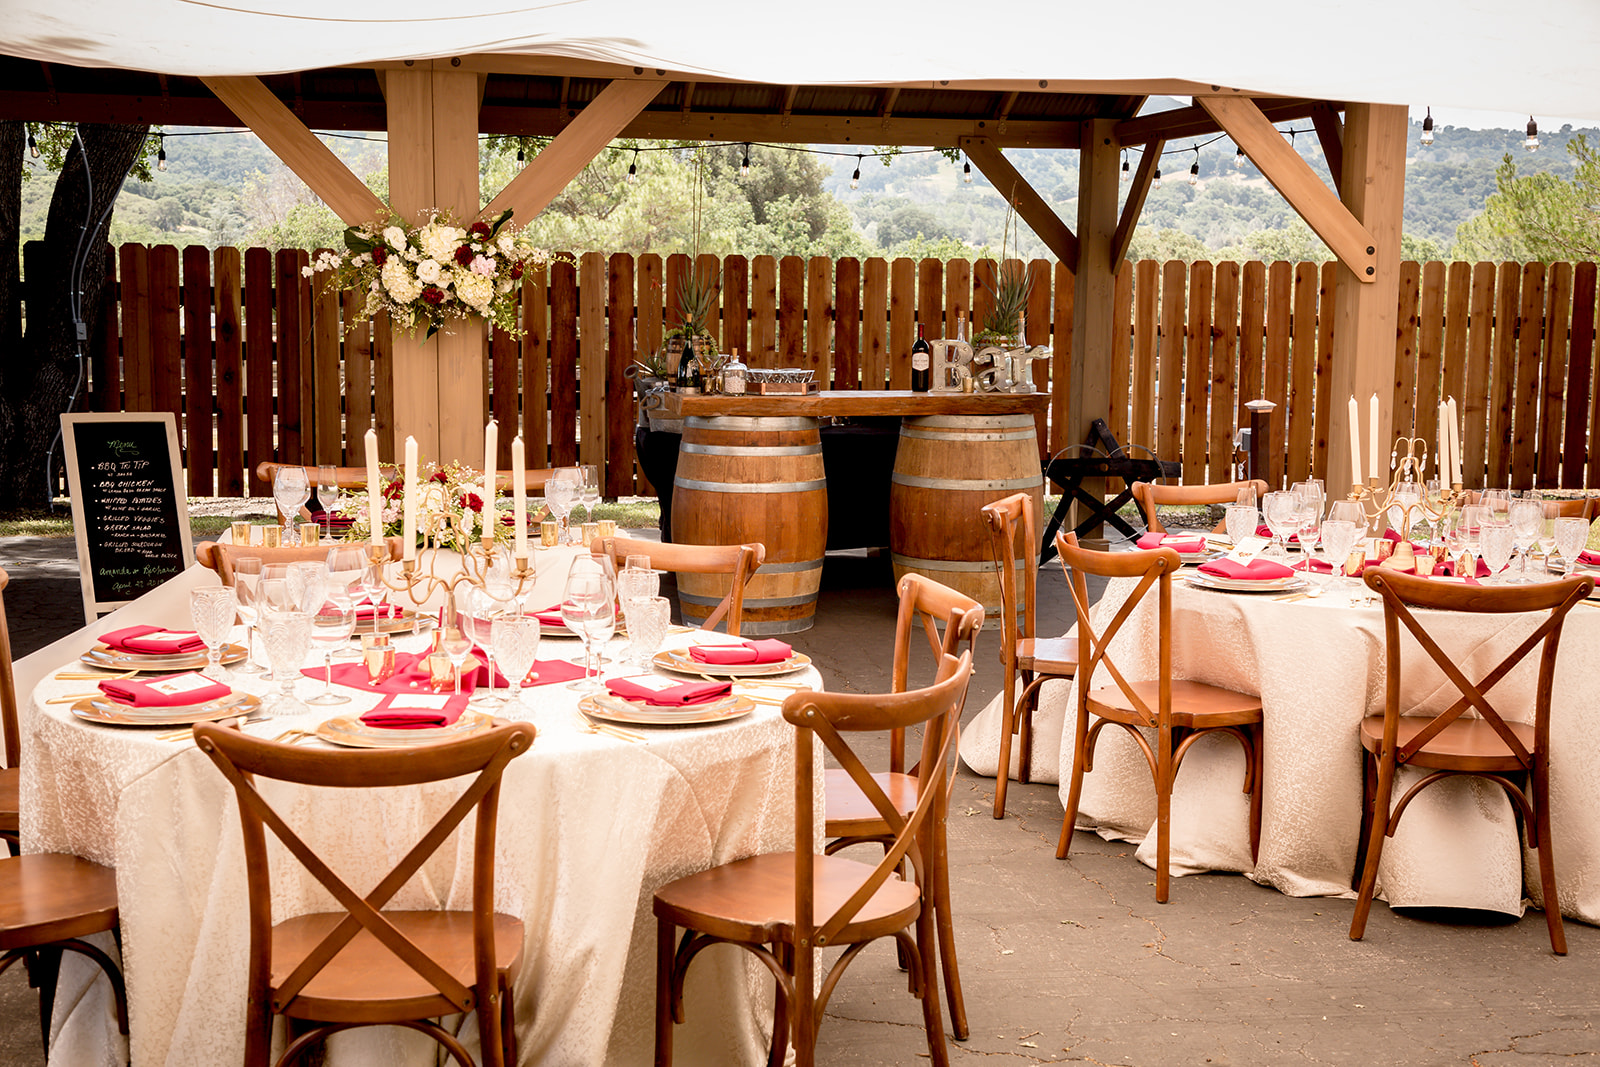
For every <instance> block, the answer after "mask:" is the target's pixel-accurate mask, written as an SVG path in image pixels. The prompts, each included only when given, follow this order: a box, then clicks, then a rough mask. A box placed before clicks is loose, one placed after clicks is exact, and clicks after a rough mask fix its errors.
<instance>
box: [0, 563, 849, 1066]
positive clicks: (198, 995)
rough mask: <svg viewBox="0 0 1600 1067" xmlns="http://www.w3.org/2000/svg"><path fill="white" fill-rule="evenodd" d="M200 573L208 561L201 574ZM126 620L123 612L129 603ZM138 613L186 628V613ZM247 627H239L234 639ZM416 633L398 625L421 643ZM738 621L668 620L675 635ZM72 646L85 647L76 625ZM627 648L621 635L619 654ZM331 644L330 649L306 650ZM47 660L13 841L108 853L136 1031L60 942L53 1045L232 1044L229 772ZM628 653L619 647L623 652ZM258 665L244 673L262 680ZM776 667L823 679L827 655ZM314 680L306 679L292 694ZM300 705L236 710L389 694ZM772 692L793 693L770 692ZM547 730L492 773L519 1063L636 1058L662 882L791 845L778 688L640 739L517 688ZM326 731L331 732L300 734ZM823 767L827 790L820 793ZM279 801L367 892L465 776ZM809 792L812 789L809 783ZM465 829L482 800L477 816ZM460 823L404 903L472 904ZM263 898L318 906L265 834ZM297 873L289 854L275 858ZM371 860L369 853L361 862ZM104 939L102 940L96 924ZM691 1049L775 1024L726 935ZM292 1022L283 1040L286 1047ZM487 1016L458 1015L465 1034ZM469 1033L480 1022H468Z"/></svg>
mask: <svg viewBox="0 0 1600 1067" xmlns="http://www.w3.org/2000/svg"><path fill="white" fill-rule="evenodd" d="M190 581H191V582H195V581H198V582H202V583H203V581H204V578H203V576H198V577H197V576H194V575H192V574H191V576H190ZM123 621H124V622H126V621H127V620H126V619H124V620H123ZM149 621H152V622H156V623H160V624H164V625H169V626H178V625H181V624H183V619H182V617H176V618H163V619H150V620H149ZM237 636H238V635H237V633H236V638H237ZM426 640H427V638H426V637H412V636H409V635H407V636H406V637H405V638H404V639H402V640H401V641H399V642H398V647H399V648H400V649H401V650H405V651H415V650H416V649H417V648H419V647H421V646H422V645H423V644H424V643H425V642H426ZM702 640H703V641H707V642H710V641H728V640H731V639H730V638H728V637H726V636H725V635H720V634H712V635H700V634H696V635H693V636H691V635H689V634H686V633H676V634H672V635H669V637H668V639H667V642H666V644H665V646H664V647H669V648H670V647H674V646H675V645H683V644H687V643H690V642H691V641H702ZM79 644H80V646H81V647H80V648H79V651H81V649H82V648H86V647H88V644H89V639H88V638H87V637H84V638H83V639H82V640H81V641H80V642H79ZM624 647H625V643H624V642H622V641H613V642H612V643H611V644H610V646H608V649H607V653H608V655H611V656H617V655H619V654H620V652H621V650H622V649H623V648H624ZM581 649H582V646H581V644H580V643H579V642H578V641H576V640H570V639H566V640H563V639H554V638H545V639H544V640H543V641H542V642H541V645H540V652H539V655H540V658H541V659H567V660H573V661H580V660H581ZM317 662H318V663H319V664H320V659H318V661H317ZM70 665H71V661H70V660H68V659H67V658H66V657H62V656H60V655H59V653H58V657H57V659H56V660H55V662H54V663H53V664H52V665H51V671H50V673H49V674H46V675H45V676H44V677H43V678H42V680H40V681H39V682H38V684H37V686H36V687H35V688H34V689H33V693H32V700H31V701H29V702H27V705H26V707H25V708H24V709H23V717H24V722H23V731H24V736H25V738H26V752H25V757H24V760H23V768H24V770H23V782H22V792H23V800H22V808H23V811H24V812H25V813H26V814H25V815H24V817H23V827H22V831H23V840H24V845H25V848H26V850H27V851H29V852H49V851H59V852H71V853H76V854H78V855H81V856H84V857H86V858H88V859H91V860H94V861H96V862H98V863H102V864H106V865H108V866H111V867H114V868H115V869H116V872H117V891H118V896H119V898H120V902H121V904H120V911H121V923H122V959H123V968H124V972H125V974H126V977H127V983H128V1006H129V1014H130V1022H131V1034H130V1037H129V1039H128V1045H127V1048H126V1050H125V1049H124V1046H123V1042H122V1039H121V1038H120V1036H119V1035H118V1034H117V1032H116V1028H115V1025H114V1023H113V1022H112V1020H111V1015H110V1004H109V1001H110V998H109V994H108V993H107V991H106V990H107V987H106V983H105V982H104V981H99V982H95V981H92V977H93V976H92V974H91V973H90V971H89V969H88V968H87V967H86V966H84V965H82V964H80V963H78V961H77V960H76V959H75V957H74V955H73V954H71V953H69V954H67V957H66V958H65V959H64V960H63V963H62V978H61V985H60V988H59V991H58V995H57V1000H56V1005H57V1007H56V1019H55V1026H56V1029H57V1033H56V1036H55V1039H54V1041H53V1043H52V1048H51V1055H50V1060H49V1062H50V1063H51V1064H53V1065H57V1064H59V1065H72V1067H86V1065H99V1064H105V1065H107V1067H110V1065H113V1064H120V1063H125V1062H128V1060H127V1058H126V1057H127V1055H128V1052H131V1059H132V1063H133V1064H134V1067H146V1065H154V1064H169V1065H178V1064H196V1065H198V1064H221V1063H238V1062H240V1060H241V1058H242V1052H243V1041H244V1007H245V963H246V958H247V952H248V945H249V939H248V934H247V930H246V917H247V902H246V887H245V875H244V868H243V858H242V844H241V840H240V833H239V823H238V815H237V810H236V807H235V802H234V798H233V793H232V789H231V787H229V786H228V785H227V783H226V781H225V780H224V779H223V778H222V776H221V774H220V773H218V771H217V769H216V768H215V767H214V766H213V765H212V764H211V762H210V760H209V759H207V758H206V757H205V756H204V755H203V754H202V753H201V752H200V751H199V750H198V749H197V748H196V747H195V745H194V744H193V742H192V741H191V740H187V739H184V740H181V741H176V742H174V741H166V740H161V739H159V738H158V736H157V735H159V734H161V733H163V732H165V731H164V730H163V729H159V728H158V729H148V728H117V727H108V726H99V725H95V724H91V723H87V722H84V721H81V720H79V719H77V718H76V717H74V716H73V715H72V714H71V712H70V710H69V708H70V705H68V704H48V703H46V701H47V700H49V699H50V698H51V697H54V696H58V695H62V694H65V693H70V692H77V691H82V690H84V689H85V687H86V685H87V686H88V687H89V688H92V684H90V683H85V682H82V681H58V680H55V679H54V676H53V675H54V670H55V669H57V668H60V667H66V666H70ZM610 669H611V670H613V671H616V670H617V668H615V667H612V668H610ZM260 679H261V676H260V675H233V676H231V677H230V679H229V681H230V682H231V683H232V684H233V685H235V687H236V688H242V689H250V690H253V691H256V692H266V689H267V683H264V682H262V681H261V680H260ZM783 680H784V681H788V682H800V683H809V684H812V685H816V686H820V684H821V679H820V675H819V674H818V673H817V671H816V670H815V668H808V669H807V670H806V671H804V672H802V673H799V674H793V675H785V676H784V679H783ZM321 684H322V683H321V682H320V681H313V680H312V679H310V678H307V677H303V676H302V677H301V679H300V681H299V682H297V684H296V693H297V695H299V696H300V697H301V698H302V699H303V698H304V697H306V696H310V695H313V694H314V693H315V692H316V691H317V690H318V689H319V688H320V686H321ZM341 691H343V692H345V693H348V694H349V695H351V697H352V701H351V702H350V703H348V704H342V705H338V706H335V707H332V708H308V709H307V710H306V711H305V712H303V713H301V714H297V715H294V716H290V717H277V718H270V719H266V720H263V721H259V722H255V723H250V724H248V725H247V726H246V727H245V729H246V730H247V731H248V732H250V733H252V734H256V735H259V736H266V737H275V736H277V735H278V734H280V733H281V732H282V731H284V730H285V729H286V728H288V727H291V726H300V727H306V728H311V727H313V726H314V724H315V723H317V722H319V721H321V720H322V719H324V718H328V717H332V716H335V715H344V714H358V713H360V712H361V711H363V710H365V709H366V708H367V707H370V706H371V705H372V704H374V703H376V700H377V697H375V696H373V695H370V694H368V693H365V692H363V691H358V690H352V689H343V690H341ZM765 692H766V693H767V694H768V695H774V696H782V695H784V694H785V693H787V692H788V690H772V689H769V690H766V691H765ZM523 701H524V703H525V704H526V705H527V706H528V707H529V708H531V709H532V715H531V720H532V721H533V722H534V724H535V725H536V726H537V727H538V730H539V733H538V738H537V740H536V741H535V743H534V746H533V748H532V750H531V751H530V752H529V753H528V754H527V755H525V756H523V757H522V758H519V759H517V760H514V761H513V762H512V763H511V764H510V765H509V767H508V768H507V771H506V774H505V779H504V783H503V786H502V789H501V798H500V816H499V847H498V850H497V858H496V865H497V880H496V897H495V906H496V908H497V909H499V910H501V911H504V912H507V913H509V914H512V915H517V916H520V917H521V919H522V920H523V922H524V923H525V924H526V929H527V940H526V942H525V945H524V959H523V967H522V971H521V973H520V975H519V977H518V979H517V984H516V993H515V996H516V1018H517V1030H518V1037H519V1040H520V1057H521V1062H522V1063H524V1064H534V1063H537V1064H552V1065H554V1064H571V1065H575V1067H576V1065H585V1067H587V1065H593V1064H600V1063H605V1064H645V1063H648V1062H650V1060H651V1057H652V1052H653V1031H652V1025H653V1024H652V1020H653V1017H654V1016H653V1013H654V989H655V974H654V966H655V953H654V950H655V923H654V921H653V918H652V916H651V912H650V905H651V895H652V893H653V891H654V890H655V889H656V887H658V886H659V885H662V884H664V883H665V882H667V881H670V880H672V879H674V878H677V877H680V876H682V875H685V874H688V873H691V872H694V871H697V870H702V869H704V868H707V867H710V866H713V865H715V864H719V863H725V862H728V861H730V860H734V859H738V858H741V857H744V856H748V855H752V854H755V853H760V852H770V851H780V850H785V849H788V848H792V847H793V840H794V815H793V812H794V808H793V789H792V782H793V776H794V764H793V745H792V744H791V736H792V729H791V728H790V727H789V726H788V725H787V724H786V723H784V721H783V720H782V718H781V716H780V715H779V713H778V709H777V708H776V707H775V706H773V705H767V704H764V705H758V706H757V709H756V711H755V712H754V713H753V714H751V715H748V716H746V717H744V718H742V719H739V720H735V721H732V722H728V723H723V724H720V725H715V726H707V727H672V728H657V729H652V728H649V727H634V728H632V729H634V730H636V731H637V732H639V733H642V734H644V735H646V739H645V740H644V741H641V742H629V741H625V740H622V739H619V738H616V737H612V736H608V735H605V734H594V733H589V732H587V731H586V730H585V729H584V719H583V717H582V716H581V715H580V713H579V712H578V711H577V706H576V705H577V694H576V693H574V692H573V691H572V690H570V689H568V688H567V687H566V686H565V685H559V684H558V685H547V686H540V687H535V688H530V689H526V690H524V695H523ZM310 743H313V744H322V743H323V742H321V741H315V742H310ZM820 781H821V779H820V775H819V776H818V783H819V785H818V788H819V790H820ZM266 789H267V791H268V796H269V799H271V800H273V801H274V802H275V803H281V804H283V805H284V807H283V809H282V810H284V812H285V815H286V817H287V818H288V819H289V820H290V822H291V824H292V825H294V826H295V827H296V828H297V830H299V831H300V832H302V833H304V834H306V835H307V838H308V841H309V842H310V843H311V844H312V845H313V847H316V848H318V849H319V851H320V850H324V849H325V850H327V851H326V853H325V854H326V855H327V857H328V858H329V859H330V861H331V862H332V863H333V865H334V867H335V869H336V870H339V871H340V872H341V873H342V874H343V875H345V876H346V877H347V878H349V879H350V880H351V882H352V884H353V885H354V886H355V887H356V888H357V889H362V888H363V887H365V886H367V885H369V884H371V883H373V882H375V881H376V880H377V878H378V877H380V876H381V875H382V873H384V872H387V870H388V869H389V867H390V866H392V865H393V864H394V863H395V862H397V861H398V859H399V858H400V856H401V855H403V853H404V851H405V850H406V849H408V848H409V847H410V846H411V845H413V844H414V843H415V842H416V841H417V840H418V838H420V836H421V835H422V833H423V832H424V831H425V829H426V827H427V826H429V825H431V824H432V821H433V820H434V819H435V818H437V816H438V815H439V814H440V813H441V812H442V811H443V810H444V808H445V807H447V806H448V804H449V803H450V801H451V800H452V799H453V798H454V794H455V793H456V792H458V791H459V787H457V786H454V785H452V784H450V783H444V784H442V785H439V786H436V787H433V788H423V789H413V790H390V791H365V790H356V791H352V790H332V789H327V790H322V789H307V788H304V787H294V786H288V785H285V784H283V783H267V784H266ZM818 805H819V810H820V805H821V797H820V795H819V797H818ZM466 825H467V826H468V827H470V825H471V820H468V821H467V824H466ZM464 833H465V834H466V835H468V837H469V840H467V841H461V840H460V839H459V838H460V836H461V834H460V833H458V835H457V838H456V839H455V840H453V841H451V842H447V843H446V845H445V846H444V847H443V848H442V849H441V850H440V852H439V853H437V854H436V855H435V857H434V859H433V860H432V861H431V862H430V863H429V865H427V866H426V867H425V868H424V869H423V871H422V872H419V874H418V875H417V876H416V877H415V878H413V879H412V881H411V883H409V884H408V885H407V887H406V888H405V890H403V891H402V893H401V894H400V895H399V896H397V897H396V898H395V900H394V902H393V905H394V906H396V907H412V908H438V907H451V908H467V907H470V886H471V882H470V877H469V873H470V860H471V845H470V829H468V830H466V831H464ZM276 855H277V856H278V857H279V858H278V859H275V861H274V863H275V869H274V879H275V886H274V894H273V896H274V915H275V918H277V919H280V920H281V919H283V918H287V917H290V916H292V915H295V914H300V913H302V912H304V911H307V910H311V909H313V908H320V907H325V906H326V905H327V898H325V897H322V896H320V894H322V893H323V891H322V890H321V889H320V888H318V887H316V886H315V883H314V882H312V880H311V879H310V877H309V876H308V875H303V872H301V871H299V870H294V869H293V864H292V861H291V862H290V863H289V864H287V865H285V864H283V863H282V862H281V860H282V859H283V858H284V857H285V854H284V853H282V852H281V850H280V851H279V852H278V853H277V854H276ZM285 872H289V873H285ZM369 872H370V873H369ZM105 944H106V945H107V946H108V947H109V946H110V941H109V938H108V939H107V940H106V941H105ZM688 996H689V998H690V999H689V1002H688V1005H687V1011H688V1019H689V1025H686V1026H684V1027H682V1028H680V1032H679V1034H678V1035H677V1044H678V1047H679V1050H680V1051H681V1053H682V1054H681V1055H680V1057H679V1062H682V1063H688V1064H694V1063H705V1064H725V1063H732V1062H759V1061H760V1060H761V1059H762V1058H763V1056H764V1050H765V1048H766V1045H767V1036H768V1034H769V1032H770V1026H771V1021H770V1020H771V1004H772V983H771V979H770V976H768V975H767V973H766V971H765V970H764V969H761V968H759V967H757V966H754V965H753V964H752V963H750V962H749V961H747V959H746V958H744V954H741V953H737V952H736V951H735V950H728V949H717V950H713V951H711V952H709V953H707V954H706V958H705V960H704V962H703V963H702V964H701V966H699V967H696V968H695V969H694V972H693V973H692V974H691V978H690V990H689V993H688ZM282 1029H283V1028H282V1025H281V1023H280V1024H279V1026H278V1030H277V1037H276V1039H275V1050H276V1051H281V1041H282ZM474 1029H475V1024H474V1023H473V1022H472V1021H470V1020H469V1021H468V1022H467V1023H466V1031H465V1032H466V1033H467V1034H469V1035H470V1034H473V1032H474ZM469 1046H470V1047H475V1038H473V1039H472V1041H471V1042H469ZM433 1050H434V1046H433V1045H432V1043H431V1042H429V1041H427V1040H426V1039H425V1038H423V1037H422V1036H421V1035H419V1034H417V1033H415V1032H413V1031H409V1030H402V1029H398V1028H394V1027H385V1028H374V1029H370V1030H366V1031H355V1032H350V1033H345V1034H339V1035H336V1036H335V1037H334V1038H333V1039H332V1040H331V1042H330V1045H329V1053H330V1055H329V1060H328V1062H329V1063H330V1064H331V1065H334V1067H339V1065H351V1064H383V1065H384V1067H389V1065H391V1064H418V1065H421V1064H432V1063H433V1062H434V1058H433V1057H434V1051H433Z"/></svg>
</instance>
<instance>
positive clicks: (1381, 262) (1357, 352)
mask: <svg viewBox="0 0 1600 1067" xmlns="http://www.w3.org/2000/svg"><path fill="white" fill-rule="evenodd" d="M1405 178H1406V109H1405V108H1404V107H1401V106H1399V105H1395V104H1350V105H1349V106H1348V107H1347V108H1346V109H1345V125H1344V180H1343V181H1342V182H1341V183H1340V188H1341V189H1343V190H1344V194H1343V200H1344V203H1345V206H1346V207H1348V208H1349V209H1350V212H1351V214H1353V215H1354V216H1355V218H1356V220H1357V221H1358V222H1360V224H1361V225H1362V226H1363V227H1365V228H1366V230H1367V232H1369V233H1370V234H1372V239H1373V244H1374V247H1375V248H1376V249H1377V252H1376V255H1375V256H1374V257H1373V264H1372V266H1373V268H1374V273H1373V274H1372V276H1371V277H1370V278H1369V277H1365V276H1359V275H1357V274H1356V273H1355V272H1354V271H1352V270H1351V269H1350V268H1349V267H1348V266H1346V265H1344V264H1343V263H1341V264H1340V265H1339V267H1338V268H1337V273H1336V275H1335V281H1334V301H1335V308H1334V314H1335V315H1336V316H1337V320H1336V322H1335V328H1334V332H1333V371H1332V383H1331V386H1330V388H1329V390H1328V396H1329V402H1330V407H1331V410H1330V415H1331V416H1332V418H1331V419H1330V420H1329V426H1328V471H1327V487H1328V492H1329V494H1330V496H1332V497H1335V498H1337V497H1339V496H1342V495H1343V494H1344V493H1346V492H1348V491H1349V487H1350V469H1349V468H1348V467H1346V466H1345V464H1346V463H1348V462H1349V461H1350V449H1349V447H1348V442H1349V440H1350V434H1351V433H1352V432H1353V428H1352V427H1351V426H1350V418H1349V415H1350V411H1349V407H1350V405H1349V398H1350V397H1351V396H1355V397H1356V399H1357V401H1358V403H1357V407H1358V409H1359V410H1360V412H1362V413H1363V414H1362V420H1363V423H1364V422H1365V421H1366V415H1365V412H1366V411H1367V405H1368V402H1369V398H1370V397H1371V396H1372V394H1373V393H1377V394H1378V405H1379V417H1378V426H1377V427H1376V431H1374V428H1373V427H1370V426H1367V425H1362V426H1361V427H1360V430H1361V441H1362V445H1363V448H1362V450H1361V455H1362V456H1363V457H1364V456H1366V455H1367V449H1366V445H1367V443H1368V442H1369V441H1370V440H1371V437H1370V435H1371V434H1372V433H1373V432H1376V433H1377V434H1378V441H1379V448H1378V451H1379V453H1380V455H1381V456H1382V457H1383V461H1384V462H1385V463H1386V462H1388V456H1389V448H1390V445H1391V443H1392V442H1393V440H1394V433H1393V423H1394V339H1395V327H1396V317H1397V315H1398V305H1399V294H1400V227H1401V211H1402V209H1403V207H1404V206H1405ZM1363 463H1365V460H1363ZM1365 473H1366V474H1367V475H1368V477H1371V476H1372V475H1373V474H1374V473H1376V474H1377V476H1378V477H1379V479H1380V480H1387V479H1386V477H1385V475H1386V472H1384V471H1377V472H1372V471H1367V472H1365Z"/></svg>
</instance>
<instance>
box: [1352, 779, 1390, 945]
mask: <svg viewBox="0 0 1600 1067" xmlns="http://www.w3.org/2000/svg"><path fill="white" fill-rule="evenodd" d="M1378 761H1379V762H1378V784H1377V788H1376V789H1375V790H1374V791H1373V795H1372V825H1371V827H1370V829H1369V830H1368V832H1367V854H1366V859H1365V862H1364V863H1363V864H1362V867H1361V886H1360V888H1359V889H1358V890H1357V893H1356V910H1355V914H1354V915H1353V916H1352V917H1351V919H1350V940H1352V941H1360V940H1361V937H1362V935H1363V934H1365V933H1366V932H1367V914H1368V913H1369V912H1371V910H1372V894H1373V893H1374V892H1375V891H1376V889H1377V885H1378V863H1379V861H1380V860H1382V859H1383V839H1384V836H1385V832H1386V831H1387V830H1388V828H1389V797H1390V794H1391V793H1392V792H1393V790H1394V776H1395V764H1394V755H1393V753H1386V754H1384V755H1383V756H1381V757H1378Z"/></svg>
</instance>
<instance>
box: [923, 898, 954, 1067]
mask: <svg viewBox="0 0 1600 1067" xmlns="http://www.w3.org/2000/svg"><path fill="white" fill-rule="evenodd" d="M933 925H934V924H933V912H932V909H930V908H927V907H924V908H922V909H921V911H920V912H919V913H918V914H917V948H918V950H919V951H918V952H917V955H918V956H920V957H922V958H921V960H920V961H919V963H920V964H921V967H922V1026H923V1029H925V1030H926V1031H927V1033H928V1055H929V1056H931V1057H932V1059H933V1067H949V1064H950V1049H949V1046H948V1044H947V1042H946V1041H945V1038H944V1020H943V1019H941V1018H940V1016H939V972H938V970H937V969H936V967H935V964H934V960H933V957H934V931H933Z"/></svg>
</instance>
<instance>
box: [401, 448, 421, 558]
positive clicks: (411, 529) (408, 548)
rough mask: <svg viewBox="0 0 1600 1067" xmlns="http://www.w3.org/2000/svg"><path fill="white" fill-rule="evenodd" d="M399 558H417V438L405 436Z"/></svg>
mask: <svg viewBox="0 0 1600 1067" xmlns="http://www.w3.org/2000/svg"><path fill="white" fill-rule="evenodd" d="M401 487H402V488H401V494H402V495H401V513H402V515H403V518H402V520H401V524H400V540H401V542H402V545H401V549H400V552H401V556H400V558H401V559H408V560H410V559H416V558H417V440H416V438H414V437H407V438H406V467H405V481H403V482H402V483H401Z"/></svg>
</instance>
